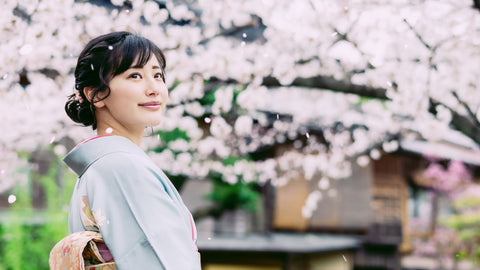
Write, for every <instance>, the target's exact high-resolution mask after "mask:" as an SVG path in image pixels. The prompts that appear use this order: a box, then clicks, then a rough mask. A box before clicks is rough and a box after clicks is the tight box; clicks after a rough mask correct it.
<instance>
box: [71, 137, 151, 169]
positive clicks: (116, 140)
mask: <svg viewBox="0 0 480 270" xmlns="http://www.w3.org/2000/svg"><path fill="white" fill-rule="evenodd" d="M115 152H128V153H132V154H140V155H142V156H145V155H146V154H145V152H144V151H143V150H142V149H141V148H140V147H138V146H137V145H136V144H134V143H133V142H132V141H130V140H129V139H127V138H125V137H122V136H104V137H99V138H95V139H93V140H89V141H86V142H84V143H82V144H80V145H78V146H77V147H75V148H74V149H73V150H72V151H70V153H68V154H67V155H66V156H65V158H63V161H64V162H65V163H66V164H67V165H68V167H70V168H71V169H72V170H73V171H74V172H75V173H76V174H78V177H80V176H82V174H83V173H84V172H85V170H86V169H87V168H88V167H89V166H90V165H91V164H92V163H93V162H95V161H96V160H97V159H99V158H101V157H102V156H105V155H107V154H111V153H115Z"/></svg>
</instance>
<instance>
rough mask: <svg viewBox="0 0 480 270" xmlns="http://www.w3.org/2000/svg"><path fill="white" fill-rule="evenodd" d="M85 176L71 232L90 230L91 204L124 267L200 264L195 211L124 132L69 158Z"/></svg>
mask: <svg viewBox="0 0 480 270" xmlns="http://www.w3.org/2000/svg"><path fill="white" fill-rule="evenodd" d="M64 161H65V163H67V165H68V166H69V167H70V168H71V169H72V170H73V171H75V172H76V173H77V174H78V176H79V179H78V181H77V183H76V185H75V190H74V191H73V195H72V199H71V202H70V214H69V220H68V225H69V229H70V232H71V233H73V232H78V231H84V230H86V228H85V227H84V226H83V224H82V221H81V217H80V212H81V198H82V197H83V196H88V203H89V205H90V208H91V210H92V212H93V215H94V217H95V219H96V222H97V223H98V225H99V228H100V232H101V234H102V236H103V238H104V241H105V243H106V244H107V246H108V248H109V249H110V252H111V253H112V255H113V258H114V259H115V263H116V265H117V268H118V269H119V270H127V269H167V270H180V269H181V270H187V269H200V268H201V267H200V259H199V254H198V252H197V249H196V245H195V242H196V229H195V225H194V223H193V219H192V216H191V214H190V212H189V211H188V210H187V208H186V207H185V205H184V204H183V201H182V199H181V198H180V195H179V194H178V192H177V190H176V189H175V187H174V186H173V184H172V183H171V182H170V180H169V179H168V178H167V176H166V175H165V174H164V173H163V172H162V171H161V170H160V169H159V168H158V167H157V166H156V165H155V164H154V163H153V161H152V160H151V159H150V158H149V157H148V156H147V155H146V154H145V152H144V151H143V150H142V149H140V148H139V147H138V146H137V145H135V144H134V143H133V142H131V141H130V140H128V139H126V138H124V137H120V136H104V137H99V138H95V139H93V140H90V141H87V142H85V143H83V144H81V145H79V146H77V147H76V148H75V149H73V150H72V151H71V152H70V153H69V154H68V155H67V156H66V157H65V159H64Z"/></svg>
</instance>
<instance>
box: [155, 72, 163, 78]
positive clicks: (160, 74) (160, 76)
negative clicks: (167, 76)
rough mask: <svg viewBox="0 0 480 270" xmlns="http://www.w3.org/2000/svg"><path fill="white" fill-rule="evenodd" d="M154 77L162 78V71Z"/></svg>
mask: <svg viewBox="0 0 480 270" xmlns="http://www.w3.org/2000/svg"><path fill="white" fill-rule="evenodd" d="M154 77H155V79H162V78H163V77H162V73H156V74H155V76H154Z"/></svg>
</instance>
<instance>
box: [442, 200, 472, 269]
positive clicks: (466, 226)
mask: <svg viewBox="0 0 480 270" xmlns="http://www.w3.org/2000/svg"><path fill="white" fill-rule="evenodd" d="M453 206H454V214H452V215H450V216H449V217H447V218H445V219H443V220H442V221H441V222H442V224H444V225H445V226H447V227H449V228H451V229H454V230H455V231H456V234H457V239H458V242H459V243H457V246H458V251H457V253H456V256H455V259H456V260H462V259H469V260H470V261H471V262H472V263H474V264H476V265H478V264H479V263H480V246H479V244H478V243H479V242H480V227H479V226H478V224H480V198H478V197H473V196H471V197H459V198H458V199H456V200H455V201H454V203H453ZM452 244H453V243H452Z"/></svg>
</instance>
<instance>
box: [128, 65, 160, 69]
mask: <svg viewBox="0 0 480 270" xmlns="http://www.w3.org/2000/svg"><path fill="white" fill-rule="evenodd" d="M143 67H144V66H140V65H135V66H131V67H129V68H128V69H141V68H143ZM152 69H162V68H161V67H160V66H152Z"/></svg>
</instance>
